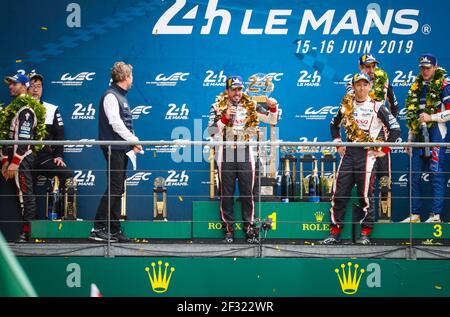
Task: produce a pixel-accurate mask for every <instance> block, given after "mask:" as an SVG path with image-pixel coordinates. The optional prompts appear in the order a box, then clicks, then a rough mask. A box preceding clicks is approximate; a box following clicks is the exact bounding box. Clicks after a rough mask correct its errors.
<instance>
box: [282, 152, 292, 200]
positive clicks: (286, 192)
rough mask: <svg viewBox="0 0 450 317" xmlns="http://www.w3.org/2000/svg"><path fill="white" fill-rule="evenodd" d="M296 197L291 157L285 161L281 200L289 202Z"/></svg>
mask: <svg viewBox="0 0 450 317" xmlns="http://www.w3.org/2000/svg"><path fill="white" fill-rule="evenodd" d="M293 198H294V184H293V181H292V176H291V170H290V166H289V159H285V161H284V172H283V175H282V176H281V201H282V202H285V203H288V202H289V199H293Z"/></svg>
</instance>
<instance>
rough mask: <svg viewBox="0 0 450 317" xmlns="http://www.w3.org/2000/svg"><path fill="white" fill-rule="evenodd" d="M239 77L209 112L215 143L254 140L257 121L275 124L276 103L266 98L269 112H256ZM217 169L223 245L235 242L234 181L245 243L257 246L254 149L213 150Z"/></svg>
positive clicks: (229, 83) (232, 78)
mask: <svg viewBox="0 0 450 317" xmlns="http://www.w3.org/2000/svg"><path fill="white" fill-rule="evenodd" d="M243 88H244V83H243V81H242V77H241V76H230V77H228V78H227V81H226V90H225V91H224V92H223V93H221V94H220V95H219V96H217V97H216V102H215V103H214V104H213V105H212V106H211V110H210V113H209V122H208V132H209V134H210V135H211V136H212V137H213V138H214V140H217V141H253V140H255V139H256V136H257V132H258V127H259V122H260V121H262V122H264V123H269V124H272V125H275V124H276V123H277V121H278V103H277V101H276V100H275V99H273V98H267V97H266V103H267V106H268V109H269V111H268V112H267V114H263V113H260V112H258V111H257V108H256V106H257V103H256V101H254V100H252V99H251V98H250V96H248V95H247V94H245V93H244V92H243ZM215 155H216V161H217V165H218V169H219V184H220V216H221V219H222V222H223V231H224V236H225V237H224V242H225V243H233V241H234V208H233V207H234V191H235V187H236V179H237V180H238V185H239V193H240V196H241V202H242V219H243V222H244V223H243V227H242V229H243V230H244V233H245V238H246V242H247V243H258V242H259V240H258V237H259V235H258V232H257V230H256V228H255V224H254V220H255V206H254V198H253V189H254V185H255V157H256V151H255V149H254V146H248V145H241V146H236V145H226V146H216V147H215Z"/></svg>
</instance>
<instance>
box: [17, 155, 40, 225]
mask: <svg viewBox="0 0 450 317" xmlns="http://www.w3.org/2000/svg"><path fill="white" fill-rule="evenodd" d="M33 165H34V156H33V155H32V154H29V155H27V156H25V158H24V159H23V160H22V162H21V163H20V165H19V172H18V173H17V174H16V185H17V186H18V188H19V190H20V191H19V201H20V200H22V202H21V204H23V220H24V221H25V222H31V221H32V220H34V219H35V218H36V209H37V207H36V197H35V195H34V191H33Z"/></svg>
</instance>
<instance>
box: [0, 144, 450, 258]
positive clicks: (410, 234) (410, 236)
mask: <svg viewBox="0 0 450 317" xmlns="http://www.w3.org/2000/svg"><path fill="white" fill-rule="evenodd" d="M0 144H1V145H14V144H18V145H40V144H44V145H93V146H104V147H107V153H108V157H107V159H108V166H110V163H111V161H110V159H111V151H112V148H111V147H112V146H114V145H122V146H123V145H131V146H132V145H135V144H136V143H135V142H126V141H88V140H85V141H53V140H52V141H14V140H1V141H0ZM138 144H140V145H142V146H174V147H187V146H193V147H199V146H209V147H213V146H230V145H236V146H252V147H257V148H258V149H259V151H258V152H260V151H261V150H262V149H263V148H268V147H274V148H275V149H276V152H277V158H278V155H279V149H280V147H283V146H285V147H286V146H287V147H301V148H308V147H310V148H313V149H319V148H321V147H331V148H333V147H335V146H336V145H337V144H336V143H333V142H295V141H282V140H279V141H236V142H232V141H191V140H182V139H180V140H170V141H164V140H160V141H139V143H138ZM436 145H437V144H436V143H431V142H430V143H416V142H403V143H388V142H383V143H369V142H368V143H354V142H342V143H339V146H345V147H385V146H389V147H393V148H424V147H431V148H432V147H435V146H436ZM439 146H440V147H441V148H446V147H450V143H439ZM316 153H319V152H316ZM300 154H301V153H300ZM408 158H409V180H411V176H412V174H413V173H416V172H417V173H422V172H421V171H413V170H412V156H411V155H409V156H408ZM278 162H279V158H278V159H277V163H278ZM185 164H187V163H185ZM71 167H73V166H71ZM277 170H278V169H277ZM145 171H151V170H145ZM258 171H259V173H260V175H259V176H261V169H258ZM393 171H394V170H393ZM199 172H207V173H209V172H210V171H209V170H205V171H203V170H201V171H199ZM395 172H402V173H405V171H395ZM107 173H108V178H107V179H108V186H107V188H108V198H109V199H108V215H107V224H108V228H107V232H108V233H110V232H111V228H110V223H111V221H110V220H111V192H110V190H111V184H110V180H111V178H110V173H111V170H110V169H108V170H107ZM444 173H448V172H447V171H446V172H444ZM258 179H259V180H260V179H261V177H258ZM408 184H409V185H408V186H409V202H410V204H409V205H410V208H409V215H411V214H412V213H411V200H412V198H413V197H412V191H411V181H409V183H408ZM258 186H261V184H258ZM300 186H303V185H302V184H300ZM187 191H189V188H188V189H187ZM258 192H259V191H258ZM135 196H138V195H135ZM176 196H177V195H172V196H170V195H169V197H171V198H173V197H176ZM186 196H189V195H186ZM192 196H193V197H195V195H192ZM79 197H82V196H79ZM197 197H199V198H202V197H204V198H206V197H209V195H204V196H203V195H200V196H197ZM255 198H256V197H255ZM392 198H400V197H395V196H393V197H392ZM420 198H430V197H420ZM443 199H445V200H448V199H449V198H447V197H443ZM255 202H256V201H255ZM257 203H258V208H257V210H258V215H259V217H258V218H261V203H262V201H261V195H258V197H257ZM191 221H192V220H191ZM260 242H261V241H260ZM259 245H260V246H261V243H259ZM412 246H413V224H412V223H411V222H410V229H409V248H411V253H412ZM106 256H111V241H110V240H109V239H108V241H107V248H106Z"/></svg>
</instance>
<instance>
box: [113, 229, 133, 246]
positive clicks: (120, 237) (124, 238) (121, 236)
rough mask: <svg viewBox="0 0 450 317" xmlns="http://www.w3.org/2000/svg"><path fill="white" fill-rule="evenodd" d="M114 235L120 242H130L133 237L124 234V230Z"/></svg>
mask: <svg viewBox="0 0 450 317" xmlns="http://www.w3.org/2000/svg"><path fill="white" fill-rule="evenodd" d="M113 236H114V237H115V238H117V241H118V242H119V243H130V242H131V239H130V238H128V237H127V236H126V235H124V234H123V232H122V231H119V232H117V233H115V234H113Z"/></svg>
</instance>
